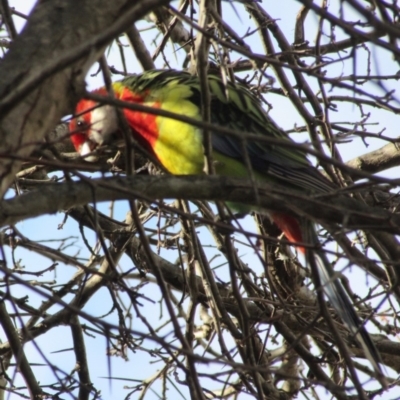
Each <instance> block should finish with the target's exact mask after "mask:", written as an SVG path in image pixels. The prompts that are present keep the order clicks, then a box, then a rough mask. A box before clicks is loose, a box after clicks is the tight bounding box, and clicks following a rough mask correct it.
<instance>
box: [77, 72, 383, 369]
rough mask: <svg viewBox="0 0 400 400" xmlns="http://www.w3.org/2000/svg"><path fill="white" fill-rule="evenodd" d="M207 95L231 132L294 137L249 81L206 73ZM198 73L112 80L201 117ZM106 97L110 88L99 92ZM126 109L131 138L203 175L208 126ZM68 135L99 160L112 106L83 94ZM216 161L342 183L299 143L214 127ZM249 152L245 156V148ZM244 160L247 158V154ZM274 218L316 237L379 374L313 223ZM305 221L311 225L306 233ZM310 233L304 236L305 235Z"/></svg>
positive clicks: (114, 122)
mask: <svg viewBox="0 0 400 400" xmlns="http://www.w3.org/2000/svg"><path fill="white" fill-rule="evenodd" d="M207 81H208V89H209V94H210V97H211V100H210V114H211V118H210V122H211V123H212V124H213V125H216V126H222V127H226V128H229V129H231V130H234V131H238V132H241V133H242V134H243V137H244V138H245V135H246V134H252V136H253V137H254V135H260V137H263V136H264V137H271V138H275V139H279V140H280V141H281V142H282V143H283V144H285V143H289V144H290V143H294V142H293V140H292V139H291V138H290V137H289V136H288V135H287V134H286V133H285V132H284V131H283V130H282V129H281V128H280V127H279V126H278V125H277V124H276V123H275V122H274V121H273V120H272V118H271V117H270V116H269V114H268V113H267V112H266V111H265V110H264V108H263V106H262V104H261V102H260V100H259V99H258V98H257V97H256V96H255V95H254V94H253V93H252V92H251V91H250V90H249V89H247V87H246V86H245V85H242V84H240V83H236V82H235V83H233V82H225V81H223V80H222V79H221V78H220V77H219V76H218V75H213V74H209V75H208V77H207ZM200 87H201V85H200V81H199V78H198V77H197V76H195V75H192V74H189V73H187V72H183V71H175V70H150V71H146V72H144V73H142V74H138V75H131V76H127V77H125V78H124V79H122V80H120V81H117V82H114V83H113V84H112V89H113V91H114V96H115V98H116V99H118V100H122V101H124V102H127V103H130V104H132V103H134V104H140V105H145V106H149V107H152V108H154V109H156V110H157V109H158V110H166V111H169V112H172V113H175V114H178V115H184V116H186V117H190V118H192V119H194V120H197V121H201V120H202V109H201V104H202V103H201V89H200ZM94 93H96V94H98V95H104V96H109V95H108V91H107V89H106V88H100V89H97V90H95V91H94ZM123 114H124V116H125V118H126V121H127V124H128V126H129V128H130V129H131V131H132V135H133V137H134V139H135V140H136V141H137V142H138V143H139V145H140V146H142V147H143V148H144V149H145V150H146V151H147V152H148V153H150V154H151V155H152V156H153V157H154V158H155V159H156V160H157V161H158V162H159V163H160V164H161V165H162V166H163V167H164V169H165V170H167V171H168V172H169V173H171V174H174V175H198V174H204V173H205V172H204V169H205V157H204V147H203V130H202V129H201V128H200V127H197V126H194V125H192V124H190V123H187V122H182V121H179V120H176V119H172V118H167V117H165V116H161V115H154V114H149V113H145V112H143V111H134V110H131V109H128V108H123ZM69 129H70V137H71V141H72V143H73V145H74V147H75V149H76V151H77V152H78V153H79V154H80V155H81V156H82V157H85V159H86V160H88V161H95V159H96V156H95V155H93V154H92V153H93V151H94V150H96V148H97V147H99V146H100V145H102V144H106V143H108V142H109V141H110V140H111V138H113V137H115V134H116V133H118V131H119V119H118V114H117V112H116V110H115V107H114V106H111V105H108V104H101V103H100V104H99V103H96V102H95V101H93V100H90V99H85V98H83V99H81V100H80V101H79V102H78V104H77V106H76V108H75V113H74V117H73V118H72V119H71V121H70V126H69ZM211 144H212V160H213V165H214V166H215V173H216V174H218V175H225V176H231V177H239V178H249V171H248V160H250V164H251V168H252V172H253V177H254V178H255V179H256V180H257V181H260V182H262V181H267V182H271V183H277V184H281V185H284V186H286V187H288V188H291V189H293V190H297V191H300V192H302V193H307V194H310V195H312V194H321V193H322V194H323V193H329V192H333V191H335V190H337V187H336V185H334V184H333V183H332V182H331V181H330V180H328V179H327V178H326V177H325V176H324V175H322V174H321V173H320V172H319V170H318V169H317V168H316V167H315V166H313V165H312V164H311V162H310V161H309V160H308V158H307V156H306V155H305V153H304V152H303V151H301V150H299V149H298V148H296V147H295V146H284V145H282V146H280V145H276V144H273V145H272V144H269V143H266V142H262V141H260V142H257V141H254V140H245V141H243V140H240V139H239V138H238V137H236V136H231V135H227V134H223V133H220V132H218V131H212V132H211ZM244 150H245V151H246V152H247V157H245V155H243V151H244ZM246 160H247V161H246ZM268 214H269V217H270V218H271V219H272V221H273V222H274V223H275V224H276V225H277V226H278V228H279V229H280V230H281V231H282V232H283V233H284V235H285V236H286V238H287V240H288V242H290V243H295V244H297V246H296V247H297V248H298V249H299V250H300V251H301V252H302V253H303V254H305V253H306V250H305V248H304V247H302V246H301V245H299V243H306V242H307V240H308V241H309V242H310V241H311V242H312V244H313V245H314V246H315V249H312V251H307V254H308V253H310V252H312V253H313V254H314V260H315V265H316V266H317V270H318V274H319V279H320V282H321V284H322V287H323V292H324V293H325V295H326V296H327V298H328V299H329V301H330V303H331V305H332V306H333V308H334V309H335V311H336V312H337V314H338V315H339V317H340V318H341V319H342V321H343V322H344V324H345V325H346V326H347V328H348V329H349V331H350V332H351V333H352V335H354V337H356V338H357V340H358V341H359V343H360V345H361V346H362V348H363V350H364V352H365V355H366V357H367V359H368V360H369V361H370V363H371V365H372V366H373V368H374V370H375V372H376V373H377V374H378V376H382V370H381V367H380V363H382V361H381V357H380V354H379V352H378V350H377V349H376V347H375V345H374V343H373V341H372V339H371V337H370V336H369V334H368V332H367V330H366V328H365V327H364V325H363V323H362V322H361V320H360V319H359V317H358V315H357V313H356V311H355V309H354V307H353V305H352V302H351V300H350V298H349V296H348V295H347V293H346V291H345V290H344V288H343V286H342V283H341V282H340V280H339V279H338V278H337V276H336V275H335V273H334V270H333V267H332V265H331V263H330V262H329V260H328V258H327V256H326V254H325V252H324V251H323V250H322V249H321V246H319V242H318V236H317V233H316V230H315V226H314V224H313V223H311V222H310V223H307V224H303V225H302V224H301V223H300V219H299V218H297V217H296V216H295V215H291V214H290V215H289V214H287V213H283V212H276V211H273V212H269V213H268ZM304 226H305V227H306V228H305V229H307V232H305V233H304ZM305 238H307V240H304V239H305Z"/></svg>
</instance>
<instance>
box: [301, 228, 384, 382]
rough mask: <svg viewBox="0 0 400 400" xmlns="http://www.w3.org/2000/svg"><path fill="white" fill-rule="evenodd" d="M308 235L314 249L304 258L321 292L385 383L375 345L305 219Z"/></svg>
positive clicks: (313, 231) (313, 230) (314, 232)
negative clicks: (311, 266)
mask: <svg viewBox="0 0 400 400" xmlns="http://www.w3.org/2000/svg"><path fill="white" fill-rule="evenodd" d="M304 225H305V228H306V229H307V231H306V232H305V233H307V235H308V237H307V238H306V239H307V240H306V241H307V242H308V243H311V244H312V245H313V246H314V247H315V249H312V250H307V251H306V259H307V260H308V262H310V263H312V262H313V261H315V265H316V269H317V271H318V276H319V279H320V283H321V286H322V288H323V292H324V293H325V295H326V296H327V298H328V299H329V301H330V303H331V305H332V307H333V308H334V309H335V311H336V313H337V314H338V315H339V317H340V318H341V319H342V321H343V322H344V323H345V325H346V326H347V328H348V329H349V330H350V332H351V333H352V334H353V335H354V337H355V338H356V339H357V340H358V342H359V343H360V344H361V346H362V348H363V350H364V352H365V356H366V357H367V359H368V360H369V362H370V363H371V364H372V366H373V368H374V370H375V372H376V374H377V377H378V378H379V380H380V381H381V383H383V385H384V386H386V385H385V381H384V378H383V377H384V375H383V372H382V369H381V366H380V365H379V363H382V359H381V356H380V354H379V352H378V350H377V348H376V347H375V344H374V342H373V341H372V339H371V337H370V336H369V334H368V332H367V330H366V329H365V327H364V324H363V323H362V322H361V320H360V318H359V317H358V315H357V313H356V311H355V310H354V307H353V304H352V302H351V300H350V298H349V296H348V295H347V293H346V291H345V290H344V288H343V286H342V283H341V282H340V280H339V279H338V278H337V274H335V272H334V270H333V268H332V265H331V263H330V262H329V260H328V258H327V256H326V254H325V252H324V251H323V249H321V245H320V243H319V240H318V236H317V233H316V231H315V228H314V226H313V224H311V222H309V221H307V222H305V223H304Z"/></svg>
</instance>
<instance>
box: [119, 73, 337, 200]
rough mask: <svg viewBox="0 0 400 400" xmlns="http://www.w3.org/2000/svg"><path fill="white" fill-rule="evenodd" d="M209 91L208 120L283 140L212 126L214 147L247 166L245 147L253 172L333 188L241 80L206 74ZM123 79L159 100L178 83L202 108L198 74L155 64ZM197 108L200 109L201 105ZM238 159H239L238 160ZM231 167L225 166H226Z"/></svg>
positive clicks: (308, 187) (322, 188)
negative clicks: (236, 134) (265, 139)
mask: <svg viewBox="0 0 400 400" xmlns="http://www.w3.org/2000/svg"><path fill="white" fill-rule="evenodd" d="M208 82H209V90H210V94H211V122H212V123H214V124H216V125H220V126H223V127H225V128H229V129H232V130H234V131H237V132H240V133H241V134H242V136H243V139H244V140H245V138H246V134H252V135H254V134H256V135H260V139H261V140H262V138H263V137H271V138H275V139H279V140H280V141H281V142H282V145H279V144H277V145H275V144H268V143H265V142H262V141H259V142H257V141H254V140H252V141H245V144H244V145H243V141H242V140H240V139H238V138H236V137H234V136H229V135H226V134H221V133H218V132H212V146H213V150H214V151H215V152H216V153H217V154H218V153H219V154H221V155H222V156H224V159H225V160H229V159H231V160H232V161H233V160H235V161H236V162H240V163H241V165H242V167H243V169H245V168H246V167H245V157H244V155H243V151H244V149H246V151H247V153H248V159H249V160H250V163H251V166H252V168H253V169H254V171H255V172H257V177H260V176H262V177H263V178H264V179H272V180H278V181H281V182H282V183H285V184H286V185H288V184H290V186H292V187H293V186H294V187H297V188H301V189H303V190H304V189H306V190H309V191H313V192H315V191H316V192H326V191H331V190H332V189H333V188H334V186H333V185H332V183H331V182H330V181H328V180H327V179H326V178H325V177H324V176H323V175H321V174H320V173H319V172H318V170H317V169H316V168H315V167H313V166H312V165H311V164H310V162H309V161H308V159H307V157H306V156H305V153H304V152H302V151H300V150H298V149H296V148H295V147H293V146H290V147H289V146H285V145H284V144H285V143H293V141H292V140H291V139H290V138H289V137H288V136H287V135H286V134H285V132H284V131H283V130H282V129H280V128H279V127H278V126H277V125H276V124H275V122H274V121H273V120H272V119H271V118H270V117H269V116H268V114H267V113H266V112H265V110H264V109H263V108H262V106H261V103H260V101H259V100H258V99H257V98H256V97H255V96H254V95H253V94H252V93H251V92H250V91H249V90H248V89H247V88H245V87H244V86H243V85H241V84H237V83H236V84H232V83H227V84H226V85H225V84H224V83H223V82H222V80H221V79H220V78H219V77H218V76H216V75H209V77H208ZM122 83H123V84H124V85H126V86H128V87H129V88H130V89H132V91H133V92H135V93H138V94H146V95H147V96H152V97H154V100H161V101H162V99H161V98H159V97H162V95H163V94H164V93H165V92H166V89H168V86H170V85H171V86H175V85H182V86H185V87H186V88H187V89H188V90H187V91H182V93H185V96H186V97H185V99H186V100H190V101H191V102H193V103H194V104H195V105H197V106H198V107H199V108H200V105H201V94H200V83H199V80H198V78H197V77H196V76H193V75H190V74H188V73H186V72H181V71H174V70H167V71H162V70H154V71H148V72H145V73H143V74H141V75H135V76H131V77H128V78H126V79H124V80H123V81H122ZM199 113H200V109H199ZM236 164H237V163H236ZM228 168H229V166H228Z"/></svg>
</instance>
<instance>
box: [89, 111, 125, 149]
mask: <svg viewBox="0 0 400 400" xmlns="http://www.w3.org/2000/svg"><path fill="white" fill-rule="evenodd" d="M117 129H118V118H117V113H116V111H115V109H114V107H112V106H109V105H105V106H101V107H99V108H96V109H94V110H93V111H92V113H91V126H90V129H89V132H88V136H89V139H90V140H91V141H92V142H94V143H98V144H102V143H104V142H106V141H107V139H108V138H109V137H110V135H111V134H113V133H114V132H115V131H116V130H117Z"/></svg>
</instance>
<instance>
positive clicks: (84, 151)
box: [79, 140, 99, 162]
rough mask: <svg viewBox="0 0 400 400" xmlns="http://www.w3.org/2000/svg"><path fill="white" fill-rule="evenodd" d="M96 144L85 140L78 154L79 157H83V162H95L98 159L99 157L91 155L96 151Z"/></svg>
mask: <svg viewBox="0 0 400 400" xmlns="http://www.w3.org/2000/svg"><path fill="white" fill-rule="evenodd" d="M96 147H97V146H96V143H94V142H92V141H91V140H86V141H85V142H83V144H82V146H81V148H80V151H79V154H80V155H81V157H84V159H85V161H88V162H95V161H97V160H98V159H99V157H98V156H97V155H95V154H93V151H94V150H95V149H96Z"/></svg>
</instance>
